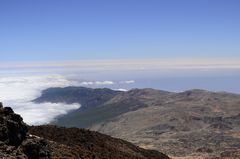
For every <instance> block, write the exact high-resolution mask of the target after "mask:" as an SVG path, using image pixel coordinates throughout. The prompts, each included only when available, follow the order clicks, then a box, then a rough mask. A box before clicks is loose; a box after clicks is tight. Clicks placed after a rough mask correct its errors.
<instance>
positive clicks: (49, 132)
mask: <svg viewBox="0 0 240 159" xmlns="http://www.w3.org/2000/svg"><path fill="white" fill-rule="evenodd" d="M0 158H3V159H4V158H6V159H51V158H53V159H58V158H61V159H169V157H168V156H166V155H164V154H162V153H160V152H158V151H152V150H145V149H142V148H139V147H137V146H134V145H133V144H131V143H129V142H126V141H124V140H120V139H115V138H112V137H110V136H107V135H103V134H100V133H97V132H92V131H89V130H84V129H78V128H68V129H67V128H63V127H56V126H49V125H48V126H37V127H29V126H27V125H26V124H25V123H24V122H23V119H22V118H21V116H20V115H18V114H15V113H14V112H13V110H12V109H11V108H10V107H5V108H3V106H2V104H1V103H0Z"/></svg>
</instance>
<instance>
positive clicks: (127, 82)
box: [119, 80, 135, 84]
mask: <svg viewBox="0 0 240 159" xmlns="http://www.w3.org/2000/svg"><path fill="white" fill-rule="evenodd" d="M119 83H121V84H133V83H135V81H134V80H129V81H120V82H119Z"/></svg>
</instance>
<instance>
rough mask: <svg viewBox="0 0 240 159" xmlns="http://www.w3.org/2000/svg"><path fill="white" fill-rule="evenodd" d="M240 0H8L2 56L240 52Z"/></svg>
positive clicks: (1, 20)
mask: <svg viewBox="0 0 240 159" xmlns="http://www.w3.org/2000/svg"><path fill="white" fill-rule="evenodd" d="M239 8H240V1H239V0H118V1H113V0H101V1H100V0H85V1H84V0H34V1H32V0H21V1H20V0H1V1H0V61H35V60H39V61H50V60H85V59H136V58H137V59H146V58H151V59H152V58H199V57H201V58H208V57H209V58H219V57H221V58H239V57H240V9H239Z"/></svg>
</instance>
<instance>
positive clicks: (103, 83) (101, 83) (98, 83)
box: [80, 81, 115, 86]
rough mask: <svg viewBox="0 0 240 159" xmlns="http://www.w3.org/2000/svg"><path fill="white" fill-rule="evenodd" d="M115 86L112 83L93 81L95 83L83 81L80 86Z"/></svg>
mask: <svg viewBox="0 0 240 159" xmlns="http://www.w3.org/2000/svg"><path fill="white" fill-rule="evenodd" d="M113 84H115V83H114V82H113V81H95V82H92V81H84V82H81V83H80V85H84V86H89V85H96V86H97V85H113Z"/></svg>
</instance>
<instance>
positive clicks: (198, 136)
mask: <svg viewBox="0 0 240 159" xmlns="http://www.w3.org/2000/svg"><path fill="white" fill-rule="evenodd" d="M73 114H74V115H73ZM56 124H59V125H68V126H78V127H81V126H84V127H88V128H90V129H91V130H95V131H99V132H101V133H104V134H108V135H111V136H114V137H118V138H121V139H125V140H127V141H130V142H132V143H135V144H137V145H139V146H141V147H144V148H149V149H156V150H159V151H161V152H165V153H167V154H170V155H172V156H178V157H181V156H202V157H204V158H207V157H208V158H214V157H221V154H231V153H232V154H235V153H236V154H238V152H239V150H240V144H239V143H240V95H237V94H231V93H226V92H210V91H205V90H197V89H195V90H189V91H185V92H180V93H173V92H165V91H159V90H154V89H134V90H130V91H128V92H120V93H118V94H117V95H115V96H114V97H112V98H111V99H110V100H108V101H105V102H104V103H103V104H101V105H99V106H95V107H94V108H93V109H91V110H88V111H84V110H83V111H82V110H80V111H76V112H73V113H71V114H68V115H66V116H64V117H61V118H59V120H58V122H56ZM228 157H229V156H228ZM236 158H237V157H236Z"/></svg>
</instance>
